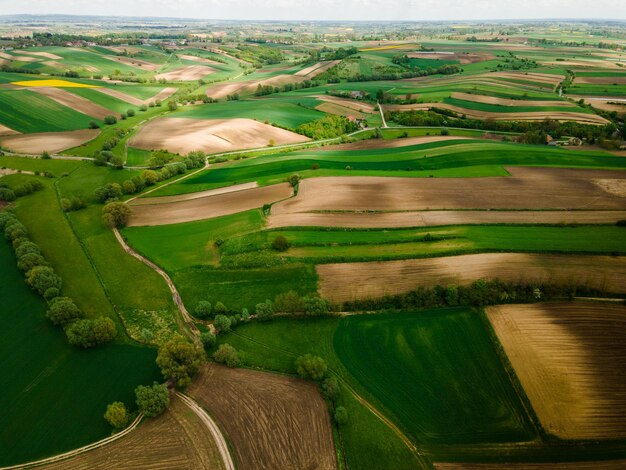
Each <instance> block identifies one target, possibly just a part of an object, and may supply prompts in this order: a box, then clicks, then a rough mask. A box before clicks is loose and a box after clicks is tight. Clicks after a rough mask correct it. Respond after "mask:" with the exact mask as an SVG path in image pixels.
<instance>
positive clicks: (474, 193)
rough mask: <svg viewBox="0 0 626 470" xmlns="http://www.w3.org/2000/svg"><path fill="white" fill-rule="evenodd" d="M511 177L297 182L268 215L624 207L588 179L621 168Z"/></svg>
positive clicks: (515, 170) (619, 176) (617, 175)
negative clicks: (295, 191) (290, 194)
mask: <svg viewBox="0 0 626 470" xmlns="http://www.w3.org/2000/svg"><path fill="white" fill-rule="evenodd" d="M507 170H508V171H509V173H510V174H511V176H500V177H483V178H395V177H372V176H333V177H321V178H310V179H305V180H303V181H301V182H300V185H299V190H298V196H297V197H295V198H292V199H289V200H288V201H283V202H281V203H279V204H276V205H275V206H274V207H272V213H273V214H277V215H278V214H285V213H289V214H293V213H296V212H316V211H410V210H413V211H417V210H435V209H586V210H593V209H617V210H625V209H626V198H624V197H620V196H617V195H615V194H612V193H609V192H607V191H606V190H604V189H603V188H602V187H601V186H600V185H598V184H596V183H595V182H594V181H593V180H594V179H610V180H619V181H623V180H624V179H626V172H623V171H608V170H580V169H564V168H524V167H510V168H507Z"/></svg>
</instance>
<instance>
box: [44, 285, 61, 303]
mask: <svg viewBox="0 0 626 470" xmlns="http://www.w3.org/2000/svg"><path fill="white" fill-rule="evenodd" d="M60 295H61V291H60V290H59V289H58V288H56V287H49V288H47V289H46V291H45V292H44V293H43V298H44V299H46V300H47V301H50V300H52V299H54V298H56V297H58V296H60Z"/></svg>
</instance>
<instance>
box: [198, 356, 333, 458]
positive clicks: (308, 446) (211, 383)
mask: <svg viewBox="0 0 626 470" xmlns="http://www.w3.org/2000/svg"><path fill="white" fill-rule="evenodd" d="M189 393H190V395H191V396H192V397H193V398H195V399H196V400H197V401H198V402H199V403H200V404H201V405H202V406H204V407H206V409H207V410H208V411H209V412H210V413H211V414H212V415H213V416H214V417H215V418H216V419H217V421H218V422H219V423H220V425H221V426H222V428H223V429H224V431H225V433H226V435H227V437H228V439H229V441H230V442H231V443H232V445H233V447H234V449H235V459H236V461H237V463H238V465H239V466H240V467H242V468H258V469H268V470H269V469H274V468H277V466H279V467H283V468H318V469H320V470H331V469H334V468H337V463H336V460H335V449H334V445H333V436H332V431H331V427H330V418H329V416H328V409H327V406H326V403H325V402H324V400H322V398H321V396H320V394H319V391H318V390H317V388H316V387H315V386H314V385H313V384H311V383H306V382H303V381H300V380H298V379H293V378H290V377H281V376H279V375H275V374H267V373H264V372H257V371H252V370H246V369H238V370H232V369H228V368H225V367H220V366H210V367H206V368H205V369H204V370H203V371H202V373H201V375H200V377H199V378H198V379H197V381H196V383H195V384H194V385H193V387H192V388H191V390H190V391H189Z"/></svg>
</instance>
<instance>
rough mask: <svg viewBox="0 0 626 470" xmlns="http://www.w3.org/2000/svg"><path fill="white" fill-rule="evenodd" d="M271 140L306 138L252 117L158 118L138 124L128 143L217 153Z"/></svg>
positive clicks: (276, 142)
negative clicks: (137, 130)
mask: <svg viewBox="0 0 626 470" xmlns="http://www.w3.org/2000/svg"><path fill="white" fill-rule="evenodd" d="M271 140H273V141H274V144H276V145H280V144H295V143H298V142H306V141H307V140H309V139H308V138H307V137H304V136H302V135H300V134H296V133H295V132H291V131H287V130H285V129H280V128H278V127H273V126H270V125H268V124H263V123H261V122H258V121H255V120H253V119H189V118H158V119H154V120H153V121H150V122H149V123H148V124H146V125H145V126H144V127H142V128H141V129H140V130H139V132H137V133H136V134H135V135H134V136H133V137H132V138H131V139H130V141H129V145H131V146H132V147H137V148H141V149H145V150H158V149H167V150H169V151H171V152H177V153H181V154H185V153H189V152H191V151H194V150H202V151H204V152H206V153H218V152H228V151H231V150H242V149H248V148H257V147H265V146H267V145H269V143H270V141H271Z"/></svg>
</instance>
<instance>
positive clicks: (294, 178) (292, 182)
mask: <svg viewBox="0 0 626 470" xmlns="http://www.w3.org/2000/svg"><path fill="white" fill-rule="evenodd" d="M287 182H288V183H289V184H290V185H291V186H292V187H293V188H295V187H296V186H297V185H298V183H299V182H300V175H299V174H297V173H294V174H293V175H290V176H289V178H287Z"/></svg>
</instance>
